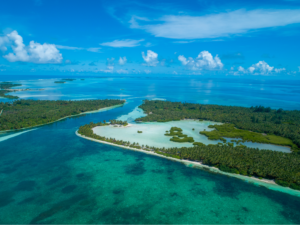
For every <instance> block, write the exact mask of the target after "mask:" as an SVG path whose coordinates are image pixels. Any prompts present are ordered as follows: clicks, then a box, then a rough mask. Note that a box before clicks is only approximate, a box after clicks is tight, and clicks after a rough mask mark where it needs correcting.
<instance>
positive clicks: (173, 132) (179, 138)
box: [165, 127, 194, 142]
mask: <svg viewBox="0 0 300 225" xmlns="http://www.w3.org/2000/svg"><path fill="white" fill-rule="evenodd" d="M165 136H172V138H171V139H170V141H174V142H194V138H192V137H188V136H187V135H186V134H183V133H182V129H181V128H179V127H171V129H170V131H166V133H165Z"/></svg>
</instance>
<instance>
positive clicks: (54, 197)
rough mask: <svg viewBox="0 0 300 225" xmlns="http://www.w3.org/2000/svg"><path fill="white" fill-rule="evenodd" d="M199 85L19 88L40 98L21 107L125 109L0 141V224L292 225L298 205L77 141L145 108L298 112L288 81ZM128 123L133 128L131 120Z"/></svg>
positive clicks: (110, 81) (124, 82)
mask: <svg viewBox="0 0 300 225" xmlns="http://www.w3.org/2000/svg"><path fill="white" fill-rule="evenodd" d="M198 79H199V80H198V81H197V80H196V78H189V79H187V78H184V79H179V78H178V79H172V80H171V81H169V80H167V79H162V78H147V79H146V78H102V79H96V78H89V79H86V80H85V81H84V82H85V83H81V82H79V80H77V81H74V82H73V83H71V82H69V83H67V85H65V86H63V85H61V86H59V88H57V86H55V85H53V84H52V82H53V81H49V80H42V81H35V80H32V81H22V83H23V82H24V84H26V85H27V86H28V87H30V88H45V90H44V91H40V92H38V91H36V92H23V93H20V95H23V97H24V98H33V99H84V98H86V99H87V98H108V97H110V98H122V99H124V98H125V99H126V100H127V104H125V105H124V106H123V107H121V108H115V109H113V110H110V111H105V112H99V113H93V114H86V115H84V116H78V117H73V118H69V119H65V120H63V121H60V122H57V123H54V124H50V125H46V126H42V127H39V128H37V129H35V130H32V131H28V132H24V131H20V132H13V133H8V134H0V155H1V157H0V222H1V223H14V224H16V223H17V224H21V223H22V224H24V223H25V224H26V223H40V224H41V223H43V224H46V223H47V224H54V223H60V224H67V223H68V224H70V223H71V224H75V223H76V224H82V223H94V224H95V223H106V224H107V223H118V224H120V223H135V224H144V223H151V224H158V223H160V224H162V223H164V224H171V223H176V224H187V223H206V224H209V223H210V224H212V223H223V224H224V223H227V224H229V223H234V224H241V223H247V224H262V223H268V224H271V223H272V224H274V223H276V224H287V223H289V224H298V223H300V212H299V207H300V198H299V197H296V196H293V195H289V194H285V193H281V192H278V191H273V190H269V189H267V188H264V187H260V186H256V185H253V184H249V183H247V182H244V181H241V180H238V179H235V178H231V177H227V176H224V175H219V174H214V173H209V172H206V171H203V170H198V169H193V168H190V167H186V166H185V165H183V164H180V163H176V162H172V161H169V160H165V159H161V158H158V157H155V156H149V155H146V154H143V153H139V152H133V151H128V150H125V149H120V148H117V147H113V146H109V145H104V144H99V143H94V142H90V141H88V140H84V139H82V138H79V137H77V136H76V135H75V131H76V130H77V129H78V127H79V126H81V125H83V124H86V123H89V122H91V121H93V122H99V121H103V120H109V119H117V118H120V117H121V116H122V115H124V116H126V115H128V114H129V113H130V112H132V111H134V109H135V108H136V107H137V106H138V105H140V104H141V103H142V99H145V98H149V99H152V98H161V99H167V100H172V101H182V100H186V101H188V102H199V103H201V102H202V103H204V102H205V101H206V100H207V101H208V103H211V104H224V105H231V104H232V105H242V106H251V105H259V104H261V105H266V106H271V107H276V108H279V107H282V108H285V109H299V108H300V107H299V102H298V101H299V99H300V98H299V97H300V96H299V95H300V93H297V85H295V83H296V82H295V81H294V82H291V84H288V83H287V82H282V81H280V82H279V81H278V82H277V81H268V82H263V84H262V83H259V81H255V80H254V81H251V83H252V84H253V85H252V86H251V87H249V85H248V84H249V81H243V80H239V81H236V80H234V81H230V80H225V81H220V80H217V81H211V82H209V81H207V82H206V81H205V80H201V79H200V78H198ZM195 80H196V81H195ZM199 82H200V83H202V84H203V85H199ZM209 83H210V86H209V85H208V84H209ZM196 84H198V86H197V87H196V86H195V85H196ZM298 84H299V83H298ZM229 86H230V87H229ZM253 86H255V87H253ZM261 86H264V91H261V92H260V91H258V89H259V88H261ZM247 87H249V88H247ZM298 87H299V85H298ZM120 89H124V90H120ZM172 90H174V91H172ZM175 90H176V91H175ZM208 90H210V92H208ZM245 93H246V94H245ZM32 95H39V96H35V97H33V96H32ZM40 95H42V96H40ZM120 95H122V96H121V97H120ZM124 95H126V96H124ZM245 96H246V97H245ZM127 118H128V120H129V121H132V120H133V119H134V115H132V114H131V116H129V117H128V116H127ZM18 134H19V135H18Z"/></svg>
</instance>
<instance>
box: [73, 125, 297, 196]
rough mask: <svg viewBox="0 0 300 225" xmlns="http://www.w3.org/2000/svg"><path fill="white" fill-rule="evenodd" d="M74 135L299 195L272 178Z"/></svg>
mask: <svg viewBox="0 0 300 225" xmlns="http://www.w3.org/2000/svg"><path fill="white" fill-rule="evenodd" d="M76 135H77V136H78V137H81V138H84V139H87V140H90V141H94V142H98V143H101V144H107V145H112V146H116V147H119V148H123V149H128V150H132V151H138V152H142V153H146V154H148V155H153V156H157V157H161V158H165V159H168V160H171V161H175V162H179V163H183V164H185V165H186V166H192V167H193V168H196V169H202V170H205V171H208V172H212V173H218V174H222V175H227V176H230V177H235V178H238V179H241V180H244V181H246V182H249V183H251V182H252V183H254V184H258V185H260V186H264V187H266V188H269V189H273V190H277V191H281V192H284V193H289V194H292V195H295V196H299V197H300V191H297V190H293V189H290V188H284V187H282V186H279V185H278V184H276V183H275V182H274V180H268V179H258V178H256V177H247V176H243V175H240V174H233V173H226V172H224V171H221V170H219V169H218V168H216V167H212V166H208V165H204V164H202V163H201V162H195V161H190V160H185V159H177V158H173V157H168V156H165V155H161V154H158V153H156V152H154V151H149V150H144V149H137V148H133V147H129V146H125V145H119V144H114V143H111V142H107V141H102V140H97V139H94V138H90V137H87V136H85V135H81V134H79V133H78V130H77V131H76Z"/></svg>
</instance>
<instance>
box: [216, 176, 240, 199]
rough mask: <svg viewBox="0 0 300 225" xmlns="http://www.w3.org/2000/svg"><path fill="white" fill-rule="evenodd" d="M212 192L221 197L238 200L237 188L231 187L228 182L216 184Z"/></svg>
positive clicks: (238, 192) (238, 191) (230, 183)
mask: <svg viewBox="0 0 300 225" xmlns="http://www.w3.org/2000/svg"><path fill="white" fill-rule="evenodd" d="M213 192H214V193H216V194H217V195H220V196H222V197H229V198H232V199H238V195H239V194H240V190H239V188H237V187H236V186H235V185H233V184H232V182H231V181H230V180H229V181H223V182H216V183H215V187H214V188H213Z"/></svg>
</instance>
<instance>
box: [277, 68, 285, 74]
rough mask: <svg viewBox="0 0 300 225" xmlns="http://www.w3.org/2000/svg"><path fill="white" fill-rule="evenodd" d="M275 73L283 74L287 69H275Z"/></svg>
mask: <svg viewBox="0 0 300 225" xmlns="http://www.w3.org/2000/svg"><path fill="white" fill-rule="evenodd" d="M274 71H275V72H276V73H281V72H282V71H286V69H285V68H278V69H277V68H275V69H274Z"/></svg>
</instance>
